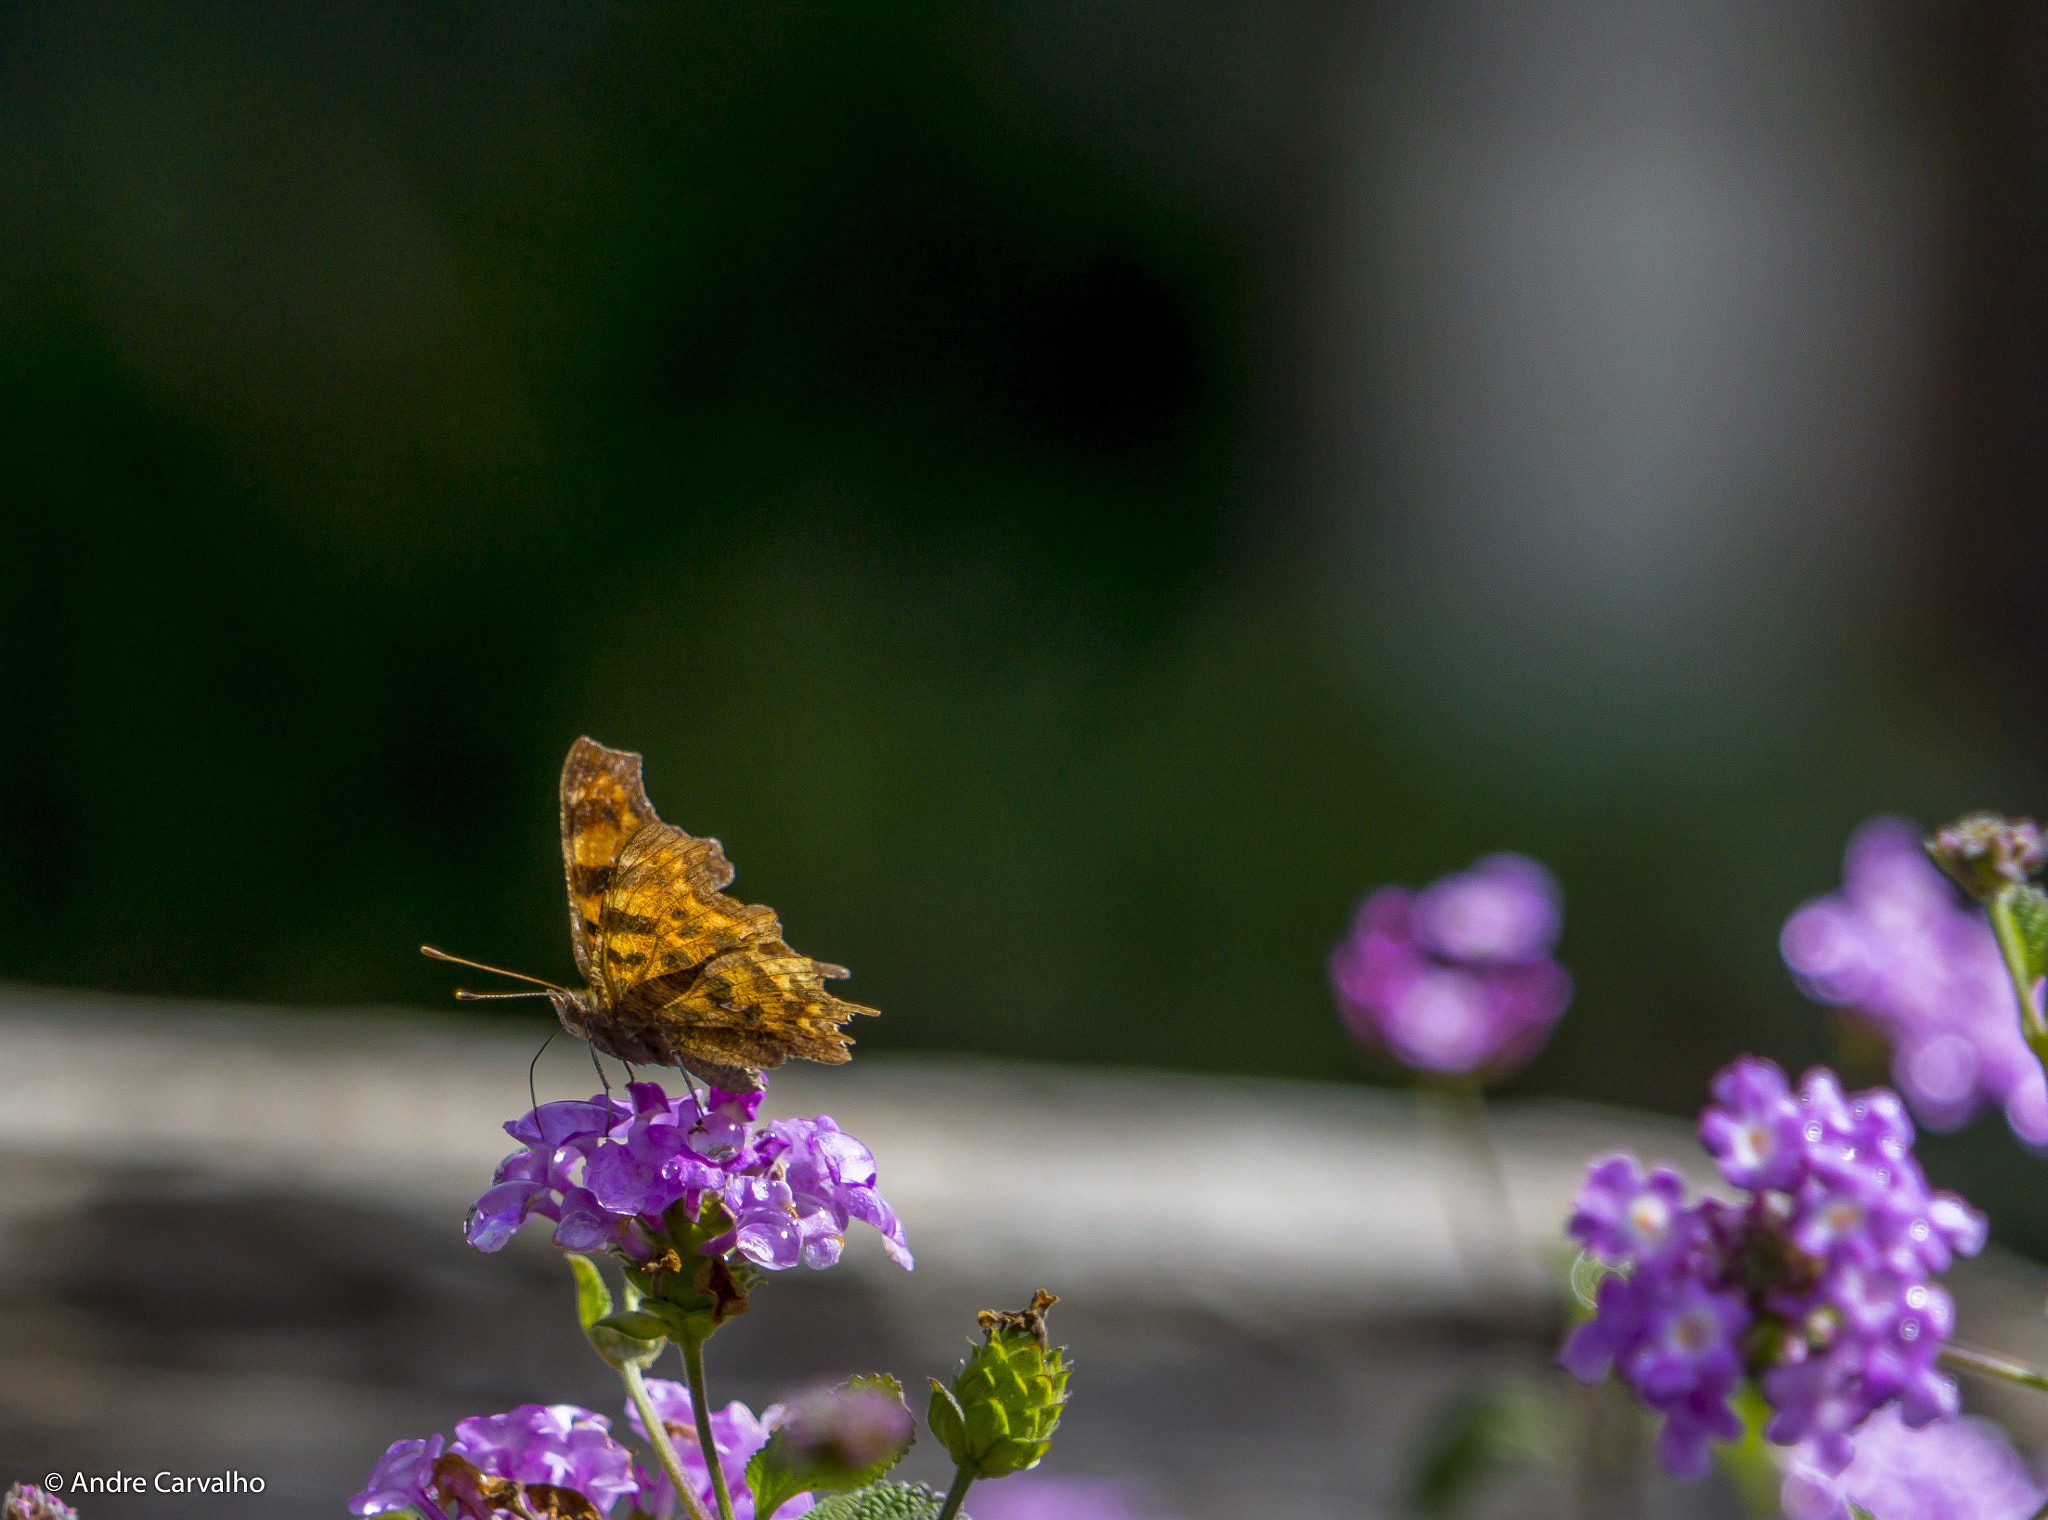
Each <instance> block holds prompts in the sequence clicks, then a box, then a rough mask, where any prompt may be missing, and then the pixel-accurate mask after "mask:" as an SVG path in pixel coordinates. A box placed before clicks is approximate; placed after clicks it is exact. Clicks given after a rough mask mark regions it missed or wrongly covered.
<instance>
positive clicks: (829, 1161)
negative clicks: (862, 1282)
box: [465, 1082, 912, 1271]
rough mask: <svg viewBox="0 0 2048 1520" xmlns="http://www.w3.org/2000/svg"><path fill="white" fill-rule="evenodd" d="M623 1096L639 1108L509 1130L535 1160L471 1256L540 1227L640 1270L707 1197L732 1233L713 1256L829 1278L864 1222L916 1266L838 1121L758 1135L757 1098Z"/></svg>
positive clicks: (864, 1155) (572, 1106)
mask: <svg viewBox="0 0 2048 1520" xmlns="http://www.w3.org/2000/svg"><path fill="white" fill-rule="evenodd" d="M627 1092H628V1093H629V1095H630V1096H631V1099H632V1102H631V1103H630V1104H626V1103H621V1102H618V1101H617V1100H613V1102H612V1103H611V1105H610V1106H609V1107H607V1106H606V1105H605V1103H604V1102H603V1101H602V1100H599V1099H595V1098H593V1099H592V1100H591V1101H590V1102H588V1103H546V1104H542V1105H541V1106H540V1107H539V1108H537V1109H535V1110H534V1111H533V1112H532V1113H529V1114H526V1115H523V1116H522V1117H520V1118H518V1119H515V1120H513V1121H512V1122H511V1123H509V1124H507V1125H506V1126H505V1128H506V1130H507V1132H508V1133H510V1134H511V1135H512V1136H513V1138H514V1139H516V1140H519V1141H521V1142H523V1143H524V1145H525V1146H526V1149H524V1150H520V1151H514V1152H513V1153H512V1154H511V1155H510V1156H507V1157H506V1158H505V1159H504V1160H503V1161H502V1162H500V1163H499V1165H498V1170H497V1173H496V1175H495V1176H494V1177H493V1179H492V1183H491V1186H490V1187H489V1188H488V1189H486V1190H485V1192H484V1194H483V1196H482V1197H480V1198H478V1199H477V1201H476V1204H475V1206H474V1207H473V1208H472V1209H471V1210H470V1215H469V1221H468V1224H467V1226H466V1227H465V1228H466V1233H467V1235H468V1239H469V1243H470V1244H471V1245H473V1246H475V1247H477V1249H479V1250H483V1251H496V1250H499V1249H500V1248H502V1247H503V1246H504V1244H505V1242H506V1241H508V1240H510V1239H511V1238H512V1236H513V1235H514V1234H516V1233H517V1232H518V1230H519V1227H520V1226H521V1225H522V1224H524V1223H525V1222H526V1221H527V1220H528V1219H529V1218H531V1217H533V1216H535V1215H538V1216H540V1217H541V1218H544V1219H547V1220H550V1221H552V1222H553V1224H554V1226H555V1229H554V1241H555V1244H556V1245H558V1246H561V1247H562V1248H563V1249H564V1250H570V1251H604V1250H615V1251H618V1252H621V1253H623V1254H624V1255H626V1256H628V1257H630V1258H632V1259H635V1260H641V1261H644V1260H647V1259H649V1258H650V1257H652V1256H655V1255H658V1254H659V1253H660V1251H661V1250H662V1249H663V1246H664V1243H665V1241H666V1239H667V1237H668V1232H667V1230H666V1229H665V1227H664V1223H663V1216H665V1215H667V1214H668V1213H669V1211H670V1210H671V1209H675V1208H678V1207H680V1208H681V1209H682V1211H683V1213H684V1215H685V1216H686V1217H687V1218H690V1219H696V1218H697V1217H698V1211H699V1209H700V1207H701V1206H702V1203H703V1200H704V1199H705V1198H707V1197H711V1198H716V1199H718V1200H719V1201H720V1202H721V1203H723V1204H724V1206H725V1208H726V1209H727V1210H728V1211H729V1212H730V1213H731V1215H732V1217H733V1220H734V1227H733V1229H732V1230H730V1231H728V1232H727V1233H726V1234H725V1235H723V1236H721V1237H719V1238H718V1239H717V1240H714V1241H713V1242H711V1243H710V1247H709V1248H708V1249H713V1250H715V1251H717V1252H725V1251H737V1252H738V1253H739V1254H740V1255H741V1256H743V1257H745V1258H746V1259H747V1260H748V1261H750V1262H752V1263H753V1264H754V1265H755V1266H757V1267H765V1268H768V1269H770V1270H773V1271H780V1270H782V1269H784V1268H787V1267H793V1266H796V1265H797V1264H798V1263H799V1262H801V1263H803V1264H804V1265H806V1266H811V1267H829V1266H831V1265H832V1264H833V1263H834V1262H836V1261H837V1260H838V1259H839V1254H840V1251H841V1250H842V1249H843V1247H844V1245H845V1241H846V1230H847V1228H848V1226H849V1225H850V1224H851V1222H852V1221H854V1220H856V1219H860V1220H865V1221H866V1222H867V1223H868V1224H870V1225H872V1226H874V1228H875V1229H876V1230H877V1231H878V1232H879V1233H880V1234H881V1236H882V1243H883V1246H884V1248H885V1249H886V1250H887V1251H888V1253H889V1255H890V1257H891V1258H892V1259H893V1260H894V1261H896V1262H897V1263H898V1264H899V1265H900V1266H902V1267H904V1268H906V1269H908V1268H909V1267H910V1266H911V1265H912V1260H911V1255H910V1250H909V1246H908V1244H907V1242H906V1241H905V1238H904V1233H903V1225H902V1223H901V1222H900V1221H899V1220H898V1219H897V1217H896V1214H895V1211H894V1210H892V1209H891V1208H890V1207H889V1205H888V1203H887V1202H886V1201H885V1200H884V1199H883V1198H882V1195H881V1194H880V1193H879V1192H877V1191H876V1189H875V1158H874V1155H873V1154H872V1153H871V1152H870V1151H869V1150H868V1148H867V1147H866V1146H864V1145H862V1144H861V1143H860V1142H859V1141H858V1140H856V1139H854V1138H853V1136H851V1135H849V1134H846V1133H845V1132H844V1131H842V1130H841V1129H840V1128H839V1126H838V1125H837V1124H835V1123H833V1122H832V1120H831V1119H829V1118H824V1117H822V1116H821V1117H819V1118H816V1119H782V1120H776V1121H774V1122H773V1123H770V1124H767V1125H765V1126H763V1127H762V1128H760V1129H756V1128H754V1127H753V1124H754V1117H755V1114H756V1112H757V1110H758V1109H759V1107H760V1102H761V1095H760V1094H759V1093H745V1094H735V1093H727V1092H720V1091H718V1090H717V1089H713V1090H712V1093H711V1101H710V1105H709V1107H708V1109H705V1108H700V1106H699V1104H698V1101H697V1099H696V1098H695V1096H694V1095H692V1096H685V1097H682V1098H676V1099H671V1098H670V1097H669V1096H668V1095H667V1094H666V1093H665V1092H663V1091H662V1089H661V1088H660V1087H659V1086H657V1085H656V1084H654V1083H652V1082H636V1083H633V1084H632V1085H631V1086H630V1087H629V1088H628V1089H627Z"/></svg>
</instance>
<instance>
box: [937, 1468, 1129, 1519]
mask: <svg viewBox="0 0 2048 1520" xmlns="http://www.w3.org/2000/svg"><path fill="white" fill-rule="evenodd" d="M972 1498H973V1501H974V1509H973V1514H974V1520H1165V1517H1164V1516H1162V1515H1161V1514H1160V1513H1159V1511H1157V1510H1155V1509H1153V1508H1151V1507H1150V1506H1148V1505H1145V1504H1143V1503H1141V1502H1140V1501H1139V1499H1138V1497H1137V1496H1136V1494H1135V1493H1134V1492H1133V1490H1132V1488H1131V1486H1130V1485H1129V1484H1126V1483H1120V1482H1118V1481H1117V1480H1116V1479H1114V1478H1055V1477H1052V1476H1050V1475H1048V1474H1045V1473H1038V1472H1023V1473H1018V1474H1017V1475H1016V1476H1014V1477H1009V1478H1005V1479H1003V1480H1002V1481H1001V1482H1000V1483H983V1484H980V1485H978V1486H977V1487H976V1488H975V1490H974V1493H973V1495H972Z"/></svg>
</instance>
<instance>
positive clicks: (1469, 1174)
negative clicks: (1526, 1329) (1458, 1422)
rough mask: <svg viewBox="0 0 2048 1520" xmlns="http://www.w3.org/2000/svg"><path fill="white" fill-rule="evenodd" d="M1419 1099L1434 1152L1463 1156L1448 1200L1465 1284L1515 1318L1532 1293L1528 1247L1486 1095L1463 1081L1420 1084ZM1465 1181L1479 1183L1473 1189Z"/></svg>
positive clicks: (1482, 1302)
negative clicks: (1459, 1083)
mask: <svg viewBox="0 0 2048 1520" xmlns="http://www.w3.org/2000/svg"><path fill="white" fill-rule="evenodd" d="M1415 1100H1416V1106H1417V1110H1418V1112H1419V1113H1420V1116H1421V1119H1422V1125H1423V1136H1424V1141H1425V1143H1426V1144H1428V1145H1429V1146H1430V1148H1431V1150H1433V1151H1435V1152H1436V1153H1437V1154H1439V1155H1442V1154H1444V1153H1446V1152H1448V1153H1450V1154H1451V1155H1453V1156H1455V1155H1457V1154H1458V1153H1460V1152H1462V1153H1463V1156H1464V1167H1463V1169H1462V1172H1463V1175H1458V1174H1455V1173H1454V1174H1453V1175H1452V1176H1450V1177H1449V1178H1447V1179H1446V1182H1447V1188H1448V1191H1447V1196H1446V1198H1445V1206H1446V1209H1447V1210H1448V1212H1449V1215H1450V1218H1449V1223H1450V1227H1451V1246H1452V1249H1453V1250H1454V1251H1455V1252H1456V1253H1457V1257H1458V1265H1459V1266H1460V1267H1461V1268H1463V1269H1464V1274H1465V1282H1466V1286H1467V1289H1468V1290H1469V1291H1470V1293H1471V1294H1472V1297H1473V1300H1474V1302H1475V1304H1477V1305H1491V1306H1493V1308H1494V1310H1495V1312H1502V1313H1505V1314H1506V1315H1507V1316H1508V1317H1510V1318H1514V1317H1518V1316H1519V1314H1520V1313H1522V1312H1524V1311H1525V1307H1526V1301H1527V1300H1528V1298H1529V1297H1530V1296H1531V1295H1530V1279H1529V1278H1528V1277H1527V1276H1526V1273H1527V1270H1528V1266H1529V1264H1530V1263H1529V1256H1528V1247H1527V1244H1526V1242H1525V1241H1524V1239H1523V1237H1522V1233H1521V1231H1520V1230H1519V1229H1518V1228H1517V1227H1516V1223H1515V1212H1514V1204H1513V1201H1512V1198H1511V1195H1510V1194H1509V1192H1508V1182H1507V1176H1506V1174H1505V1173H1504V1172H1503V1171H1502V1169H1501V1162H1500V1151H1499V1150H1498V1149H1497V1148H1496V1147H1495V1145H1494V1143H1493V1133H1492V1131H1491V1130H1489V1129H1488V1128H1487V1126H1486V1101H1485V1099H1483V1098H1482V1097H1481V1096H1480V1095H1479V1091H1478V1089H1477V1088H1475V1087H1465V1086H1458V1087H1422V1088H1420V1089H1418V1090H1417V1092H1416V1094H1415ZM1468 1179H1470V1180H1473V1181H1476V1182H1477V1184H1478V1186H1477V1187H1476V1188H1474V1189H1470V1190H1468V1188H1467V1186H1466V1183H1467V1180H1468ZM1474 1192H1476V1193H1477V1194H1479V1197H1478V1198H1476V1199H1475V1198H1474V1197H1473V1196H1472V1194H1473V1193H1474ZM1475 1205H1476V1207H1475Z"/></svg>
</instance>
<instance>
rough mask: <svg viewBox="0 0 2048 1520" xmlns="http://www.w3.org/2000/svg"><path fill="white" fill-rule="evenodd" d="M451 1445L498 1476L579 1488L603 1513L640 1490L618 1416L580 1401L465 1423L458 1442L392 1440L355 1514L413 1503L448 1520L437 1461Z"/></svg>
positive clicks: (351, 1504) (354, 1505) (526, 1407)
mask: <svg viewBox="0 0 2048 1520" xmlns="http://www.w3.org/2000/svg"><path fill="white" fill-rule="evenodd" d="M444 1450H445V1451H446V1452H448V1453H451V1454H453V1455H455V1456H459V1457H463V1458H465V1459H466V1460H468V1461H469V1462H470V1463H472V1464H473V1465H475V1467H476V1468H477V1469H478V1470H479V1471H481V1472H484V1473H486V1474H489V1475H490V1476H492V1477H499V1478H515V1479H517V1480H518V1481H519V1482H521V1483H549V1484H553V1485H554V1486H556V1487H557V1488H569V1489H574V1490H575V1491H576V1492H577V1493H580V1494H582V1495H583V1496H584V1497H585V1498H586V1499H588V1500H589V1501H590V1502H591V1503H592V1504H593V1505H594V1506H596V1508H597V1510H598V1512H599V1513H600V1514H605V1515H609V1514H610V1513H611V1509H612V1505H613V1504H614V1503H616V1502H617V1501H618V1500H619V1499H621V1498H626V1499H629V1500H631V1499H634V1498H635V1497H636V1496H637V1494H638V1491H639V1485H638V1484H637V1482H636V1481H635V1479H634V1476H633V1454H632V1453H631V1452H630V1451H628V1450H627V1449H626V1448H625V1447H623V1446H621V1445H619V1443H618V1442H616V1441H614V1440H613V1439H612V1438H611V1421H609V1420H607V1419H606V1418H605V1417H604V1416H603V1415H601V1414H592V1413H591V1412H590V1411H589V1410H588V1409H580V1408H578V1407H577V1406H576V1405H574V1404H521V1405H520V1406H519V1407H518V1408H517V1409H513V1410H510V1411H508V1412H507V1413H505V1414H497V1415H478V1416H472V1417H471V1418H469V1419H466V1420H463V1421H461V1422H460V1423H459V1424H457V1425H456V1427H455V1439H454V1441H453V1442H452V1443H450V1442H444V1441H443V1440H442V1438H441V1436H439V1435H438V1434H437V1435H431V1436H428V1437H427V1438H426V1439H425V1440H413V1441H395V1442H393V1443H392V1445H391V1446H390V1447H389V1449H387V1450H386V1451H385V1453H384V1455H383V1456H382V1457H380V1458H379V1459H378V1460H377V1465H376V1466H375V1467H373V1468H371V1469H370V1476H369V1478H368V1480H367V1481H365V1483H364V1484H363V1488H362V1491H361V1492H359V1493H357V1494H356V1495H355V1496H354V1497H353V1498H351V1499H350V1500H349V1501H348V1508H349V1513H350V1514H352V1515H358V1516H370V1515H381V1514H384V1513H386V1512H388V1511H391V1510H398V1509H414V1510H417V1511H419V1513H420V1514H422V1515H424V1516H426V1517H427V1520H448V1516H447V1512H446V1511H445V1510H444V1509H443V1508H442V1507H441V1506H440V1505H439V1504H437V1503H436V1502H435V1501H434V1499H433V1498H432V1497H430V1495H431V1493H432V1488H433V1478H434V1459H435V1458H436V1457H439V1456H440V1455H442V1453H443V1451H444Z"/></svg>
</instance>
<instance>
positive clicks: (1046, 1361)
mask: <svg viewBox="0 0 2048 1520" xmlns="http://www.w3.org/2000/svg"><path fill="white" fill-rule="evenodd" d="M1058 1302H1059V1300H1058V1299H1057V1298H1056V1297H1054V1296H1053V1295H1052V1294H1050V1293H1048V1292H1046V1291H1045V1290H1044V1289H1043V1288H1041V1289H1039V1290H1038V1292H1037V1293H1035V1294H1033V1295H1032V1298H1031V1307H1030V1308H1028V1309H1021V1310H1018V1311H1016V1312H1014V1313H998V1312H997V1311H995V1310H991V1309H984V1310H982V1312H981V1313H980V1315H979V1316H977V1318H978V1319H979V1321H980V1324H981V1328H982V1330H983V1332H984V1335H983V1339H982V1343H981V1344H980V1345H979V1346H977V1347H975V1349H974V1353H973V1355H971V1356H969V1357H968V1358H967V1360H966V1361H965V1362H964V1363H962V1364H961V1367H960V1371H959V1372H958V1374H956V1375H955V1377H954V1378H953V1386H952V1387H951V1388H948V1387H947V1386H946V1385H945V1384H943V1383H941V1382H940V1381H939V1380H938V1379H937V1378H933V1379H932V1380H931V1383H932V1403H931V1411H930V1414H929V1415H928V1417H927V1418H928V1420H929V1422H930V1424H931V1428H932V1434H933V1435H935V1436H937V1437H938V1438H939V1442H940V1444H941V1445H943V1446H944V1447H945V1448H946V1450H947V1452H949V1453H950V1454H951V1455H952V1458H953V1461H954V1464H955V1465H956V1466H959V1467H962V1468H965V1469H967V1470H968V1471H970V1472H972V1473H973V1474H974V1476H975V1477H977V1478H1002V1477H1007V1476H1008V1475H1009V1474H1011V1473H1015V1472H1022V1471H1024V1469H1026V1468H1027V1467H1036V1466H1037V1465H1038V1462H1039V1459H1040V1458H1041V1457H1043V1456H1044V1455H1045V1453H1046V1448H1047V1447H1049V1446H1051V1445H1052V1434H1053V1432H1054V1431H1055V1430H1057V1429H1059V1424H1060V1412H1061V1410H1062V1408H1063V1407H1064V1406H1065V1404H1066V1402H1067V1374H1068V1372H1069V1371H1070V1370H1072V1369H1071V1368H1070V1367H1069V1365H1068V1363H1067V1359H1066V1358H1067V1348H1066V1347H1064V1346H1059V1347H1052V1348H1048V1347H1047V1345H1046V1341H1045V1311H1046V1310H1048V1309H1050V1308H1051V1307H1052V1306H1053V1305H1054V1304H1056V1303H1058Z"/></svg>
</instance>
